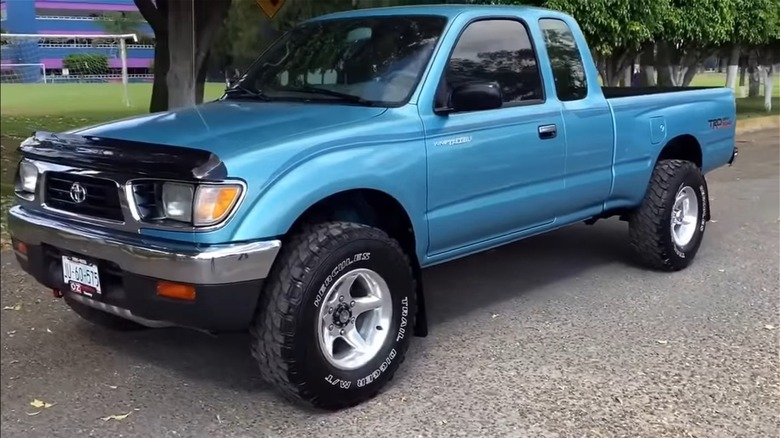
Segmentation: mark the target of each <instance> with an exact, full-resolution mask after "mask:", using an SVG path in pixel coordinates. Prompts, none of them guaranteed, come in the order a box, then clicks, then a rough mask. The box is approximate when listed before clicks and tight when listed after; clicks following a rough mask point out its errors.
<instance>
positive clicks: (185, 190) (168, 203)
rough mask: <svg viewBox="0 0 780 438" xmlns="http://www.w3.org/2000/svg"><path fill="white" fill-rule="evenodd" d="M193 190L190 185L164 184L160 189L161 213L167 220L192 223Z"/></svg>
mask: <svg viewBox="0 0 780 438" xmlns="http://www.w3.org/2000/svg"><path fill="white" fill-rule="evenodd" d="M194 192H195V190H194V188H193V187H192V185H190V184H180V183H165V184H163V188H162V202H163V213H164V214H165V217H166V218H168V219H173V220H177V221H182V222H190V221H192V198H193V193H194Z"/></svg>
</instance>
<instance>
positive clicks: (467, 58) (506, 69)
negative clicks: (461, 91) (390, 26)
mask: <svg viewBox="0 0 780 438" xmlns="http://www.w3.org/2000/svg"><path fill="white" fill-rule="evenodd" d="M472 82H483V83H484V82H495V83H497V84H498V85H499V88H500V89H501V94H502V96H503V106H504V107H507V106H513V105H518V104H526V103H530V102H534V103H541V102H543V101H544V93H543V87H542V79H541V75H540V72H539V63H538V62H537V58H536V54H535V53H534V49H533V45H532V44H531V38H530V37H529V35H528V30H527V28H526V27H525V25H524V24H523V23H521V22H520V21H516V20H510V19H490V20H480V21H475V22H473V23H471V24H469V25H468V27H467V28H466V29H465V30H464V31H463V33H462V34H461V35H460V38H459V39H458V42H457V43H456V45H455V49H454V50H453V52H452V55H451V56H450V59H449V62H448V64H447V67H446V70H445V72H444V75H443V76H442V80H441V82H440V83H439V89H438V92H437V95H436V103H435V105H436V107H437V108H445V107H447V106H448V104H449V96H450V94H451V93H452V90H453V89H455V88H456V87H458V86H460V85H463V84H467V83H472Z"/></svg>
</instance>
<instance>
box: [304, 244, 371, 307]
mask: <svg viewBox="0 0 780 438" xmlns="http://www.w3.org/2000/svg"><path fill="white" fill-rule="evenodd" d="M370 259H371V253H370V252H360V253H356V254H353V255H352V256H351V257H347V258H346V259H344V260H342V261H341V262H339V264H337V265H336V267H334V268H333V270H331V271H330V274H328V276H327V277H325V280H324V281H323V282H322V284H321V285H320V287H319V289H318V290H317V295H316V296H315V297H314V307H315V308H319V307H320V305H321V304H322V298H323V297H325V294H326V293H327V292H328V288H329V287H330V286H331V285H332V284H333V283H334V282H335V281H336V280H337V279H338V278H339V277H341V275H339V274H341V273H342V272H344V270H345V269H346V268H347V267H348V266H351V265H353V264H355V263H356V262H359V261H368V260H370Z"/></svg>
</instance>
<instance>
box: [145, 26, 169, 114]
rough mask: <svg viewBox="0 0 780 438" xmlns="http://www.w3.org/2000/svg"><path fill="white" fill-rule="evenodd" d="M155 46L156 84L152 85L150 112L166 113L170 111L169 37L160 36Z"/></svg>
mask: <svg viewBox="0 0 780 438" xmlns="http://www.w3.org/2000/svg"><path fill="white" fill-rule="evenodd" d="M157 37H158V39H157V41H156V43H155V46H154V83H153V84H152V99H151V102H150V103H149V112H152V113H154V112H158V111H165V110H167V109H168V84H167V82H166V78H167V77H168V67H169V66H170V53H169V51H168V36H167V35H164V34H163V35H162V36H160V35H158V36H157Z"/></svg>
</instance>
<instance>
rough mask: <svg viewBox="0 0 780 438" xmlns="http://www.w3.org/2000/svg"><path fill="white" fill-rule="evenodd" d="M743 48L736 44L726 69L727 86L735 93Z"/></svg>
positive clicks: (732, 48)
mask: <svg viewBox="0 0 780 438" xmlns="http://www.w3.org/2000/svg"><path fill="white" fill-rule="evenodd" d="M740 53H741V48H740V47H739V44H734V45H733V46H732V47H731V51H730V53H729V58H728V60H727V62H726V63H727V64H728V66H727V67H726V86H727V87H729V88H731V89H732V90H734V91H737V72H738V71H739V55H740Z"/></svg>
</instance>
